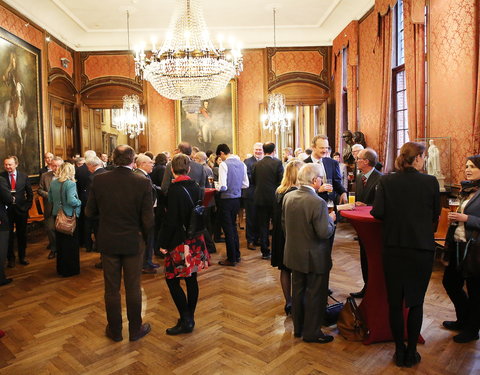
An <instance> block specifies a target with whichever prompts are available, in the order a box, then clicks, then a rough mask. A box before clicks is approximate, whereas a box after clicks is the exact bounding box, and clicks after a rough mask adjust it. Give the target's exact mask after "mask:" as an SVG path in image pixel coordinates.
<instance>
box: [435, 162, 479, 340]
mask: <svg viewBox="0 0 480 375" xmlns="http://www.w3.org/2000/svg"><path fill="white" fill-rule="evenodd" d="M465 176H466V178H467V181H462V190H461V192H460V195H461V199H460V206H459V208H458V211H457V212H450V213H449V214H448V219H449V220H450V221H451V224H452V225H450V228H449V231H448V233H447V247H448V249H449V250H451V251H450V262H449V264H448V266H447V268H445V273H444V275H443V286H444V287H445V290H446V291H447V294H448V296H449V297H450V299H451V300H452V302H453V305H454V306H455V312H456V315H457V320H456V321H444V322H443V326H444V327H445V328H446V329H449V330H452V331H460V333H459V334H457V335H456V336H454V337H453V341H455V342H457V343H467V342H470V341H474V340H478V331H479V329H480V264H479V263H480V262H479V259H480V254H477V253H475V252H476V251H477V252H478V251H480V248H479V247H478V245H476V246H474V245H475V243H478V241H480V236H479V232H480V189H479V188H480V155H475V156H470V157H469V158H467V164H466V166H465ZM475 259H476V261H475ZM464 284H466V287H467V288H466V289H467V292H466V293H465V291H464V289H463V287H464Z"/></svg>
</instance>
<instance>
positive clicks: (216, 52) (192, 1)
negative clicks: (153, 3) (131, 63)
mask: <svg viewBox="0 0 480 375" xmlns="http://www.w3.org/2000/svg"><path fill="white" fill-rule="evenodd" d="M198 1H199V0H177V8H176V11H175V13H174V15H173V17H172V20H171V22H170V26H169V29H168V32H167V37H166V39H165V41H164V43H163V46H162V47H161V48H160V49H159V50H157V49H156V46H155V43H152V44H153V46H152V52H151V55H149V56H148V57H147V54H146V53H145V51H144V49H143V48H139V49H137V51H136V57H135V72H136V74H137V75H139V76H140V77H141V78H143V79H145V80H147V81H149V82H150V83H151V84H152V86H153V87H154V88H155V90H157V91H158V93H159V94H160V95H162V96H164V97H166V98H168V99H173V100H182V105H183V108H184V109H185V110H186V111H187V112H189V113H196V112H198V111H199V109H200V104H201V100H205V99H210V98H213V97H215V96H217V95H220V94H221V93H222V92H223V90H224V89H225V87H226V86H227V84H228V82H229V81H230V79H232V78H233V77H235V76H236V75H238V74H240V72H241V71H242V70H243V64H242V54H241V52H240V46H239V45H234V43H233V42H232V43H231V44H232V46H231V48H230V49H229V50H226V49H225V48H224V47H223V44H222V41H220V46H219V48H215V47H214V45H213V43H212V41H211V40H210V37H209V34H208V30H207V26H206V23H205V20H204V18H203V13H202V11H201V9H200V6H199V4H198Z"/></svg>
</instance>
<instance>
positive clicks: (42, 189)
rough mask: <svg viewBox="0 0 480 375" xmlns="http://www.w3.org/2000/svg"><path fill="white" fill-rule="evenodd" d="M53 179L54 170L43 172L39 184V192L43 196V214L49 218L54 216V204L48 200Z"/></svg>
mask: <svg viewBox="0 0 480 375" xmlns="http://www.w3.org/2000/svg"><path fill="white" fill-rule="evenodd" d="M52 180H53V171H50V172H46V173H43V174H42V175H41V177H40V183H39V184H38V189H37V193H38V195H40V196H41V197H42V198H43V208H44V212H43V216H44V217H45V219H46V218H49V217H50V216H52V204H51V203H50V201H49V200H48V191H49V190H50V184H51V183H52Z"/></svg>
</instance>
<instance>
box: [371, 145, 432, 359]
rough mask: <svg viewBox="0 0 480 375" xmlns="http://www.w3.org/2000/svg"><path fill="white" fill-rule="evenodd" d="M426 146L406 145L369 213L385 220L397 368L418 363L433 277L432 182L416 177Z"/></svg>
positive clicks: (427, 177)
mask: <svg viewBox="0 0 480 375" xmlns="http://www.w3.org/2000/svg"><path fill="white" fill-rule="evenodd" d="M424 152H425V146H424V145H423V144H420V143H415V142H407V143H405V144H404V145H403V146H402V148H401V149H400V155H399V156H398V157H397V159H396V161H395V166H396V168H397V170H398V171H397V173H394V174H390V175H385V176H382V178H381V179H380V181H379V183H378V186H377V192H376V194H375V201H374V203H373V209H372V211H371V214H372V215H373V216H374V217H375V218H377V219H380V220H383V237H384V239H383V245H384V246H383V267H384V272H385V283H386V287H387V296H388V304H389V311H390V313H389V314H390V328H391V330H392V334H393V338H394V340H395V355H394V360H395V363H396V365H397V366H406V367H411V366H413V365H415V364H417V363H418V362H420V359H421V357H420V354H418V352H417V342H418V338H419V336H420V330H421V328H422V320H423V300H424V298H425V293H426V291H427V287H428V283H429V281H430V276H431V273H432V267H433V260H434V250H435V246H434V232H435V227H436V224H437V222H438V216H439V215H440V192H439V186H438V181H437V179H436V178H435V177H433V176H430V175H427V174H423V173H420V172H419V171H421V170H422V169H423V165H424V160H425V155H424ZM404 303H405V306H406V307H408V308H409V312H408V318H407V319H408V321H407V331H408V346H407V347H405V344H404V318H403V304H404Z"/></svg>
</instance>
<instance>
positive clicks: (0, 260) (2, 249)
mask: <svg viewBox="0 0 480 375" xmlns="http://www.w3.org/2000/svg"><path fill="white" fill-rule="evenodd" d="M8 236H9V234H8V230H0V282H2V281H5V279H6V276H5V260H6V259H7V249H8Z"/></svg>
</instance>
